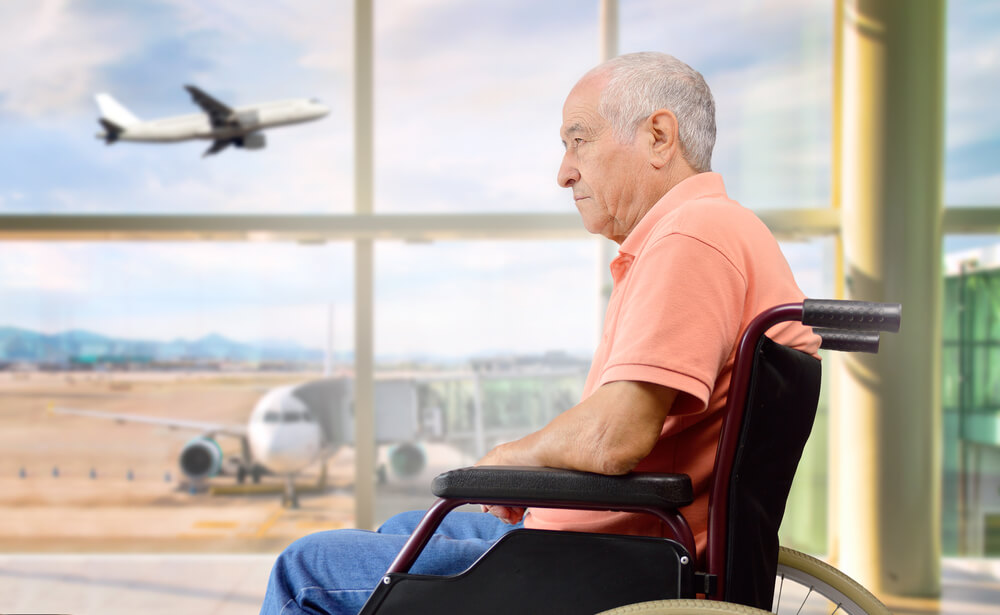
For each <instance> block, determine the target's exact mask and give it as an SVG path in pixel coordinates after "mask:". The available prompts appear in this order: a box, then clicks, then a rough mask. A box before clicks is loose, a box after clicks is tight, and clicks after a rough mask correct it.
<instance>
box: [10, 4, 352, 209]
mask: <svg viewBox="0 0 1000 615" xmlns="http://www.w3.org/2000/svg"><path fill="white" fill-rule="evenodd" d="M3 22H4V26H5V27H4V36H3V37H0V38H2V40H3V42H2V43H0V55H3V57H4V58H5V61H4V72H3V75H4V78H3V84H2V85H0V132H2V133H3V135H4V139H3V140H4V146H3V147H2V148H0V212H17V213H84V212H115V213H142V214H146V213H168V214H174V213H248V212H254V213H259V212H268V213H293V212H295V213H298V212H328V213H332V212H347V211H350V209H351V207H352V205H351V204H352V202H353V200H352V199H353V196H352V194H353V192H352V181H351V174H352V169H353V162H352V158H351V156H352V149H351V135H352V129H351V115H350V100H351V98H350V75H351V60H350V57H351V46H350V41H351V39H350V33H351V4H350V3H349V2H347V1H346V0H339V1H337V2H321V1H314V2H286V3H255V4H254V5H253V6H246V5H233V4H227V3H222V2H211V3H197V2H159V3H150V2H143V3H128V2H124V3H123V2H117V3H106V2H83V3H71V4H67V5H49V4H47V3H31V2H27V3H20V2H19V3H12V4H10V5H8V6H6V7H4V9H3ZM186 84H192V85H195V86H198V87H200V88H202V89H204V90H205V91H206V92H208V93H209V94H210V95H212V96H214V97H215V98H217V99H219V100H220V101H221V102H223V103H225V104H227V105H229V106H231V107H242V106H245V105H252V104H256V103H263V102H267V101H274V100H281V99H291V98H313V97H315V98H318V99H320V100H321V101H322V103H323V104H325V105H326V106H327V107H329V109H330V114H329V116H327V117H326V118H323V119H321V120H319V121H316V122H311V123H306V124H302V125H299V126H292V127H288V128H281V129H277V130H269V131H266V132H265V133H264V134H265V137H266V138H267V141H268V143H267V147H266V148H265V149H262V150H255V151H249V150H238V148H236V147H230V148H229V149H228V150H224V151H223V152H221V153H220V154H218V155H215V156H210V157H206V158H204V159H202V153H203V152H204V151H205V150H207V149H208V147H209V145H210V144H211V141H206V140H200V141H196V142H184V143H176V144H171V143H164V144H156V145H148V144H138V143H124V142H120V143H115V144H114V145H111V146H107V147H106V146H105V145H104V144H103V143H102V142H101V141H99V140H97V139H95V138H94V135H95V134H96V133H97V132H99V131H101V130H102V127H101V126H100V125H98V123H97V119H98V117H99V112H98V108H97V105H96V104H95V103H94V95H95V94H97V93H99V92H106V93H108V94H110V95H112V96H113V97H114V98H115V99H116V100H118V101H119V102H120V103H121V104H122V105H123V106H125V107H126V108H127V109H128V110H129V111H131V112H132V114H134V115H135V116H137V117H138V118H139V119H141V120H154V119H158V118H165V117H171V116H179V115H186V114H192V113H197V112H199V111H200V109H199V108H198V107H197V106H196V105H195V104H194V102H193V101H192V99H191V96H190V95H189V94H188V93H187V92H186V91H185V90H184V89H183V87H182V86H184V85H186Z"/></svg>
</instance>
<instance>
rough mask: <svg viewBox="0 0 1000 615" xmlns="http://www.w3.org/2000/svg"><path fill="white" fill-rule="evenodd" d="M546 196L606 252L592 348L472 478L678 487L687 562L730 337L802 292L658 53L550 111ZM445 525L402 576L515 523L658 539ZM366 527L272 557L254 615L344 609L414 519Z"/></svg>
mask: <svg viewBox="0 0 1000 615" xmlns="http://www.w3.org/2000/svg"><path fill="white" fill-rule="evenodd" d="M560 132H561V136H562V141H563V145H564V146H565V148H566V153H565V155H564V157H563V162H562V166H561V167H560V168H559V176H558V180H559V184H560V185H561V186H563V187H565V188H570V189H572V191H573V200H574V201H575V203H576V207H577V209H578V210H579V211H580V215H581V217H582V218H583V223H584V226H585V227H586V228H587V230H588V231H590V232H591V233H600V234H601V235H604V236H605V237H608V238H610V239H612V240H614V241H615V242H617V243H618V244H620V249H619V255H618V257H617V258H616V259H615V260H614V261H613V262H612V263H611V273H612V276H613V278H614V289H613V291H612V294H611V300H610V302H609V304H608V311H607V315H606V316H605V323H604V335H603V338H602V340H601V343H600V345H599V346H598V348H597V351H596V352H595V354H594V359H593V363H592V364H591V369H590V374H589V376H588V378H587V383H586V385H585V388H584V392H583V401H581V402H580V403H579V404H577V405H576V406H574V407H573V408H570V409H569V410H567V411H566V412H564V413H562V414H561V415H559V416H558V417H556V418H555V419H554V420H553V421H552V422H551V423H549V424H548V425H546V426H545V427H544V428H542V429H540V430H539V431H537V432H534V433H532V434H530V435H528V436H525V437H524V438H521V439H520V440H517V441H514V442H509V443H507V444H503V445H501V446H498V447H497V448H495V449H493V450H492V451H490V452H489V453H488V454H487V455H486V456H485V457H484V458H483V459H482V460H481V461H480V462H479V464H480V465H521V466H524V465H529V466H548V467H554V468H568V469H574V470H585V471H589V472H598V473H603V474H624V473H627V472H630V471H633V470H635V471H657V472H682V473H686V474H689V475H691V478H692V482H693V485H694V491H695V498H696V499H695V501H694V503H693V504H692V505H691V506H689V507H688V508H687V509H685V510H684V511H683V512H684V514H685V516H686V517H687V519H688V522H689V523H690V525H691V527H692V530H693V531H694V535H695V542H696V545H697V549H698V551H699V555H700V554H701V553H702V552H703V550H704V547H705V543H706V526H707V516H708V492H709V486H710V479H711V473H712V465H713V462H714V458H715V449H716V445H717V442H718V436H719V428H720V424H721V419H722V416H721V412H720V410H721V409H722V408H723V406H724V404H725V397H726V393H727V391H728V388H729V378H730V373H731V371H732V365H733V357H734V353H735V350H736V341H737V339H738V336H739V334H740V333H741V332H742V331H743V329H744V328H745V327H746V326H747V324H749V322H750V320H751V319H752V318H753V317H754V316H755V315H756V314H758V313H759V312H761V311H762V310H764V309H766V308H768V307H771V306H773V305H776V304H780V303H787V302H793V301H801V300H802V299H803V295H802V292H801V291H800V290H799V288H798V287H797V286H796V284H795V281H794V279H793V278H792V273H791V270H790V269H789V266H788V263H787V262H786V261H785V259H784V257H783V256H782V254H781V251H780V250H779V248H778V244H777V242H776V241H775V240H774V238H773V237H772V236H771V234H770V232H769V231H768V230H767V228H766V227H765V226H764V224H763V223H761V222H760V220H758V219H757V218H756V216H754V215H753V213H751V212H750V211H749V210H747V209H744V208H743V207H741V206H740V205H739V204H737V203H735V202H734V201H732V200H730V199H729V198H728V197H727V196H726V192H725V188H724V187H723V183H722V178H721V177H720V176H719V175H717V174H715V173H711V172H710V169H711V157H712V148H713V146H714V144H715V103H714V102H713V100H712V94H711V92H710V90H709V88H708V86H707V85H706V84H705V81H704V79H703V78H702V76H701V75H700V74H699V73H697V72H696V71H694V70H693V69H691V68H690V67H689V66H687V65H686V64H684V63H683V62H680V61H679V60H677V59H675V58H673V57H671V56H668V55H665V54H660V53H636V54H629V55H625V56H621V57H618V58H615V59H613V60H610V61H608V62H605V63H604V64H601V65H599V66H597V67H596V68H594V69H593V70H591V71H590V72H589V73H587V74H586V75H584V76H583V78H582V79H581V80H580V81H579V82H578V83H577V84H576V86H575V87H574V88H573V90H572V91H571V92H570V93H569V96H568V97H567V99H566V103H565V105H564V106H563V124H562V128H561V131H560ZM769 335H770V336H771V337H772V338H773V339H775V340H776V341H778V342H780V343H783V344H785V345H788V346H792V347H796V348H799V349H801V350H804V351H806V352H810V353H815V351H816V349H817V347H818V338H816V337H815V336H814V335H812V333H811V331H810V330H809V329H808V328H805V327H803V326H801V325H798V324H793V323H788V324H786V325H781V326H778V327H775V328H774V329H772V330H771V331H770V332H769ZM488 512H490V513H492V516H491V515H486V514H482V513H452V514H451V515H449V516H448V517H447V518H446V519H445V521H444V523H443V524H442V526H441V528H440V529H439V530H438V533H437V534H436V535H435V536H434V538H433V539H432V540H431V542H430V543H429V544H428V546H427V547H426V548H425V550H424V552H423V554H422V555H421V558H420V559H419V560H418V561H417V563H416V565H415V566H414V568H413V570H412V571H411V572H413V573H417V574H439V575H441V574H457V573H459V572H461V571H462V570H465V569H466V568H467V567H468V566H469V565H471V564H472V563H473V562H474V561H475V560H476V559H477V558H478V557H479V556H481V555H482V554H483V553H484V552H485V551H486V550H487V549H488V548H489V546H490V545H492V544H493V543H494V542H495V541H496V540H498V539H499V538H500V537H501V536H502V535H503V534H504V533H506V532H507V531H510V530H511V529H513V528H515V527H520V526H522V525H523V526H524V527H529V528H543V529H560V530H571V531H584V532H605V533H617V534H638V535H646V536H667V535H669V532H668V530H667V528H666V527H664V525H663V524H662V523H661V522H660V521H659V520H657V519H655V518H653V517H651V516H647V515H641V514H634V513H621V512H594V511H569V510H547V509H531V510H530V511H528V512H527V513H525V511H524V510H521V509H511V508H507V507H499V506H493V507H489V508H488ZM419 518H420V515H419V514H418V513H407V514H403V515H398V516H396V517H394V518H393V519H390V520H389V521H388V522H387V523H386V524H385V525H383V526H382V528H380V529H379V530H378V532H364V531H358V530H340V531H333V532H325V533H321V534H314V535H312V536H308V537H306V538H303V539H302V540H299V541H297V542H296V543H294V544H292V545H291V546H290V547H289V548H288V549H287V550H286V551H285V552H284V553H282V554H281V556H279V558H278V561H277V563H276V564H275V567H274V570H273V572H272V574H271V580H270V583H269V586H268V592H267V596H266V598H265V604H264V608H263V611H262V612H263V613H325V612H331V613H357V612H358V610H360V608H361V606H362V605H363V604H364V602H365V600H366V599H367V597H368V595H369V594H370V593H371V591H372V589H373V588H374V587H375V585H376V584H377V583H378V581H379V579H380V577H381V575H382V574H383V573H384V572H385V570H386V569H387V568H388V566H389V564H390V562H391V561H392V559H393V557H394V556H395V555H396V554H397V553H398V551H399V550H400V548H401V547H402V545H403V543H404V542H405V540H406V538H407V536H408V535H409V534H410V533H411V532H412V530H413V529H414V527H415V526H416V523H417V521H418V520H419Z"/></svg>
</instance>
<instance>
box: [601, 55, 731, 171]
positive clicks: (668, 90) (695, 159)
mask: <svg viewBox="0 0 1000 615" xmlns="http://www.w3.org/2000/svg"><path fill="white" fill-rule="evenodd" d="M592 74H607V75H608V83H607V85H606V86H605V88H604V91H603V92H601V100H600V104H599V106H598V112H600V114H601V116H602V117H604V119H606V120H607V121H608V123H610V124H611V127H612V130H613V132H614V136H615V138H616V139H618V141H620V142H622V143H629V142H631V141H632V139H634V138H635V133H636V129H637V128H638V126H639V124H640V123H641V122H642V121H643V120H645V119H646V118H648V117H649V116H650V115H652V114H653V112H654V111H656V110H657V109H668V110H670V111H672V112H673V113H674V115H675V116H676V117H677V124H678V128H679V130H680V145H681V151H682V153H683V155H684V159H685V160H687V162H688V164H690V165H691V167H692V168H694V170H695V171H698V172H699V173H700V172H704V171H711V170H712V148H713V147H715V101H714V100H713V99H712V91H711V90H710V89H709V88H708V84H707V83H705V79H704V77H702V76H701V73H699V72H698V71H696V70H694V69H693V68H691V67H690V66H688V65H687V64H685V63H684V62H681V61H680V60H678V59H677V58H675V57H673V56H671V55H667V54H665V53H657V52H652V51H644V52H641V53H629V54H626V55H623V56H618V57H617V58H612V59H611V60H608V61H607V62H605V63H603V64H601V65H599V66H597V67H596V68H594V69H593V70H591V71H590V73H588V75H592Z"/></svg>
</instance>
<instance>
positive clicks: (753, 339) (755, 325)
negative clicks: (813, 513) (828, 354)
mask: <svg viewBox="0 0 1000 615" xmlns="http://www.w3.org/2000/svg"><path fill="white" fill-rule="evenodd" d="M802 316H803V304H801V303H788V304H784V305H779V306H775V307H773V308H770V309H768V310H765V311H764V312H761V314H760V315H758V316H757V317H756V318H754V319H753V320H752V321H751V322H750V324H749V325H748V326H747V328H746V330H745V331H744V332H743V335H742V336H741V337H740V341H739V344H738V346H737V349H736V354H735V358H734V362H733V372H732V377H731V379H730V385H729V386H730V388H729V395H728V397H727V401H726V409H725V418H724V420H723V424H722V433H721V434H720V437H719V446H718V449H717V450H716V455H715V469H714V471H713V482H712V491H711V494H710V496H709V513H708V550H707V554H706V555H707V558H706V563H707V569H708V570H707V572H708V574H711V575H715V577H716V579H717V582H716V585H715V591H714V592H713V593H712V594H711V595H709V596H708V597H709V598H711V599H715V600H722V598H723V596H724V595H725V581H726V579H725V568H726V562H725V559H726V538H727V536H726V532H727V514H726V513H727V510H728V508H727V507H728V503H729V475H730V473H731V472H732V468H733V461H734V459H735V457H736V448H737V445H738V443H739V435H740V428H741V427H742V424H743V408H744V405H745V404H746V398H747V392H748V389H749V385H750V375H751V372H752V368H753V360H754V352H755V350H756V348H757V343H758V341H759V340H760V338H761V336H763V335H764V334H765V333H766V332H767V330H768V329H770V328H771V327H773V326H774V325H776V324H780V323H782V322H788V321H801V320H802ZM465 504H492V505H498V506H525V505H528V506H537V507H539V508H573V509H588V510H603V509H606V508H601V507H595V506H594V505H592V504H587V503H582V502H552V501H544V500H541V501H532V502H524V501H523V500H513V499H482V498H478V499H439V500H438V501H437V502H435V503H434V505H433V506H431V508H430V509H429V510H428V511H427V514H426V515H424V518H423V519H422V520H421V521H420V524H419V525H418V526H417V528H416V530H414V532H413V534H412V535H411V536H410V539H409V540H408V541H407V542H406V545H404V547H403V549H402V551H400V553H399V555H397V556H396V559H395V560H394V561H393V563H392V565H391V566H390V567H389V570H388V571H387V574H389V573H406V572H409V570H410V568H411V567H412V566H413V563H414V562H415V561H416V560H417V557H418V556H419V555H420V552H421V551H422V550H423V548H424V547H425V546H426V545H427V542H428V541H429V540H430V539H431V536H432V535H433V534H434V531H435V530H436V529H437V527H438V526H439V525H440V524H441V521H442V520H443V519H444V517H445V515H447V514H448V513H449V512H451V511H452V510H454V509H455V508H457V507H459V506H462V505H465ZM616 510H622V511H626V512H642V513H648V514H651V515H655V516H656V517H658V518H659V519H661V520H662V521H663V522H664V523H666V524H667V526H668V527H669V528H670V530H671V531H672V532H673V533H674V535H675V539H676V540H677V541H678V542H679V543H680V544H681V545H683V546H684V548H685V549H687V550H688V553H691V554H692V555H693V554H694V553H695V544H694V536H693V535H692V533H691V528H690V526H689V525H688V523H687V521H686V520H685V519H684V517H683V516H682V515H681V514H680V513H678V512H677V511H676V510H662V509H658V508H654V507H647V506H624V505H623V506H620V507H619V506H616Z"/></svg>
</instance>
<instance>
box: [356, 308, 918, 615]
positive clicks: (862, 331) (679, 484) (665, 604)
mask: <svg viewBox="0 0 1000 615" xmlns="http://www.w3.org/2000/svg"><path fill="white" fill-rule="evenodd" d="M900 312H901V308H900V306H899V305H898V304H877V303H868V302H857V301H827V300H806V301H805V302H804V303H801V304H786V305H781V306H776V307H774V308H771V309H770V310H766V311H765V312H763V313H762V314H760V315H759V316H758V317H757V318H756V319H754V320H753V321H752V322H751V324H750V325H749V326H748V327H747V329H746V331H745V332H744V334H743V336H742V338H741V340H740V342H739V346H738V349H737V352H736V360H735V363H734V366H733V376H732V380H731V384H730V394H729V399H728V402H727V407H726V410H725V419H724V422H723V426H722V431H721V436H720V443H719V447H718V451H717V454H716V460H715V474H714V479H713V486H712V490H711V500H710V502H711V504H710V512H709V522H708V547H707V553H706V554H705V555H706V558H705V559H706V565H705V566H704V569H703V570H697V568H698V566H697V562H696V560H695V558H694V557H692V555H691V554H692V553H694V538H693V536H692V533H691V529H690V527H689V526H688V523H687V521H686V520H685V519H684V517H683V515H681V514H680V513H679V512H678V510H677V509H678V508H680V507H683V506H686V505H687V504H689V503H690V502H691V501H692V498H693V495H692V488H691V480H690V477H688V476H686V475H680V474H638V473H634V474H630V475H625V476H620V477H615V476H602V475H596V474H588V473H583V472H574V471H566V470H551V469H547V468H510V467H475V468H463V469H459V470H454V471H451V472H446V473H445V474H442V475H441V476H439V477H438V478H437V479H435V481H434V485H433V491H434V493H435V495H437V496H438V497H439V498H440V499H439V500H438V501H437V503H436V504H435V505H434V506H433V507H431V509H430V510H429V511H428V512H427V514H426V516H425V517H424V519H423V521H422V522H421V523H420V525H419V527H418V528H417V529H416V531H415V532H414V533H413V535H412V536H411V538H410V540H409V542H408V543H407V544H406V546H405V547H404V548H403V550H402V551H401V552H400V554H399V556H398V557H397V558H396V560H395V561H394V562H393V564H392V565H391V566H390V568H389V570H388V571H387V573H386V575H385V576H384V577H383V579H382V583H380V584H379V586H378V587H377V588H376V589H375V591H374V593H373V594H372V596H371V598H370V599H369V601H368V603H367V604H366V605H365V608H364V610H362V614H363V615H372V614H375V613H378V614H379V615H387V614H388V615H391V614H394V613H448V612H451V613H459V612H475V613H498V614H499V613H574V614H575V613H580V614H583V613H588V614H593V613H604V614H606V615H612V614H614V615H624V614H626V613H634V614H645V615H677V614H681V613H694V614H698V613H702V614H708V613H747V614H752V613H763V612H766V611H761V610H758V609H770V608H772V606H775V605H774V604H773V602H772V601H773V598H775V597H777V598H778V599H779V604H778V605H776V607H775V608H776V610H775V612H784V611H783V610H782V609H783V608H784V606H783V605H781V604H780V600H781V599H782V598H783V596H785V595H786V591H788V590H789V587H788V586H790V585H792V584H799V585H802V586H803V587H804V588H805V593H806V595H807V596H812V595H814V594H815V595H817V596H821V597H824V598H825V602H824V604H822V605H819V606H818V607H817V608H816V610H813V608H812V605H809V607H806V605H805V602H804V601H802V600H801V598H799V599H797V601H796V602H795V603H794V604H793V605H792V610H794V611H795V612H796V613H807V612H823V613H830V612H837V611H844V612H846V613H849V614H850V615H861V614H869V615H871V614H879V615H882V614H888V612H889V611H888V610H887V609H886V608H885V607H884V606H883V605H882V604H881V603H880V602H879V601H878V600H877V599H875V598H874V597H873V596H872V595H871V594H870V593H868V592H867V591H866V590H864V588H862V587H861V586H860V585H858V584H857V583H855V582H854V581H852V580H850V579H849V578H848V577H847V576H846V575H843V574H842V573H840V572H839V571H837V570H835V569H833V568H831V567H829V566H827V565H825V564H823V563H822V562H820V561H818V560H815V559H813V558H810V557H809V556H806V555H804V554H800V553H797V552H794V551H790V550H783V549H780V548H779V546H778V539H777V531H778V526H779V525H780V522H781V518H782V515H783V514H784V508H785V501H786V498H787V496H788V490H789V489H790V487H791V482H792V477H793V476H794V473H795V467H796V465H797V463H798V460H799V458H800V456H801V453H802V449H803V447H804V446H805V442H806V440H807V439H808V436H809V432H810V430H811V428H812V423H813V419H814V417H815V411H816V403H817V400H818V396H819V381H820V368H819V361H818V360H817V359H815V358H814V357H811V356H809V355H806V354H805V353H802V352H799V351H796V350H792V349H789V348H786V347H784V346H781V345H779V344H776V343H774V342H773V341H771V340H770V339H769V338H767V337H766V336H765V335H764V334H765V332H766V331H767V330H768V329H770V328H771V327H772V326H773V325H775V324H778V323H780V322H785V321H801V322H803V323H804V324H806V325H810V326H813V327H823V329H814V330H816V331H817V333H819V334H820V336H821V337H822V339H823V347H824V348H829V349H832V350H842V351H866V352H876V351H877V349H878V342H879V333H878V332H879V331H897V330H898V329H899V321H900ZM463 504H496V505H508V506H539V507H546V508H560V507H561V508H583V509H593V510H625V511H634V512H644V513H648V514H652V515H656V516H657V517H659V518H660V519H661V520H662V521H663V522H664V523H666V524H667V526H668V527H670V528H671V530H672V532H673V534H674V538H672V539H669V538H648V537H635V536H612V535H603V534H583V533H575V532H550V531H540V530H515V531H512V532H509V533H508V534H506V535H505V536H504V537H503V538H501V539H500V540H499V541H498V542H497V543H496V544H495V545H494V546H493V547H492V548H491V549H490V550H489V551H488V552H487V553H486V554H485V555H483V556H482V557H481V558H480V559H479V561H477V562H476V564H475V565H474V566H473V567H471V568H470V569H469V570H467V571H465V572H463V573H462V574H460V575H457V576H454V577H430V576H422V575H411V574H408V570H409V569H410V567H411V565H412V564H413V562H414V561H415V560H416V558H417V556H418V555H419V553H420V551H421V549H422V548H423V547H424V545H425V544H426V542H427V541H428V540H429V539H430V537H431V535H432V534H433V532H434V530H435V528H436V527H437V526H438V524H439V523H440V522H441V520H442V519H443V518H444V516H445V515H447V514H448V512H449V511H451V510H453V509H454V508H456V507H458V506H460V505H463ZM553 571H555V572H553ZM776 578H777V579H778V581H777V583H776V582H775V579H776ZM775 594H777V596H775ZM699 596H703V597H706V598H708V600H695V599H696V598H697V597H699Z"/></svg>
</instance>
